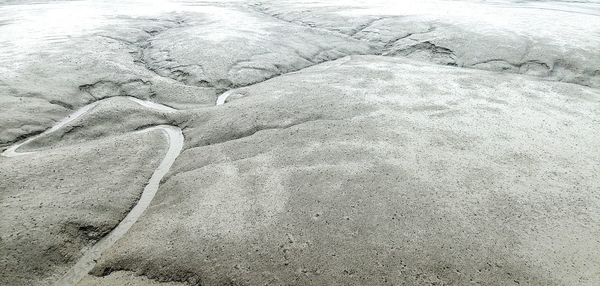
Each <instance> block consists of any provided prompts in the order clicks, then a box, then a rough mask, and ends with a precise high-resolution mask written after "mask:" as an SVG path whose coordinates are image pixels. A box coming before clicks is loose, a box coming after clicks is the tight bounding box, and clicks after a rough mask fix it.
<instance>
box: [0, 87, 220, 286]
mask: <svg viewBox="0 0 600 286" xmlns="http://www.w3.org/2000/svg"><path fill="white" fill-rule="evenodd" d="M228 96H229V93H226V94H223V95H221V96H220V97H219V98H218V100H217V105H222V104H224V103H225V100H226V99H227V97H228ZM125 98H127V99H128V100H131V101H132V102H135V103H137V104H139V105H141V106H143V107H146V108H149V109H154V110H158V111H162V112H174V111H176V109H173V108H171V107H168V106H165V105H161V104H158V103H154V102H151V101H146V100H141V99H138V98H135V97H129V96H125ZM102 102H103V100H99V101H95V102H93V103H90V104H88V105H86V106H84V107H82V108H80V109H79V110H77V111H76V112H74V113H72V114H71V115H69V116H67V117H66V118H64V119H63V120H61V121H59V122H57V123H56V124H55V125H54V126H52V128H50V129H48V130H46V131H44V132H42V133H40V134H38V135H35V136H32V137H30V138H27V139H25V140H23V141H21V142H18V143H15V144H14V145H12V146H10V147H9V148H8V149H6V150H5V151H4V152H3V153H2V154H1V155H2V156H4V157H17V156H27V155H32V154H35V153H37V152H36V151H31V152H18V151H17V150H18V149H19V148H20V147H22V146H23V145H26V144H28V143H30V142H32V141H34V140H36V139H37V138H39V137H42V136H45V135H49V134H51V133H53V132H56V131H58V130H59V129H61V128H62V127H64V126H65V125H67V124H69V123H70V122H73V121H74V120H76V119H78V118H80V117H82V116H84V115H86V114H87V113H88V112H89V111H91V110H92V109H94V108H95V107H96V106H98V105H100V104H102ZM154 130H160V131H162V132H163V134H164V135H165V136H166V137H167V140H168V142H169V148H168V150H167V152H166V154H165V156H164V158H163V159H162V161H161V162H160V165H159V166H158V167H157V168H156V169H155V170H154V173H153V174H152V177H150V180H149V181H148V183H147V185H146V187H144V191H143V192H142V195H141V197H140V199H139V200H138V202H137V204H136V205H135V206H134V207H133V208H132V209H131V211H130V212H129V213H128V214H127V216H125V218H124V219H123V220H122V221H121V222H120V223H119V224H118V225H117V226H116V227H115V228H114V229H113V230H112V231H111V232H110V233H109V234H108V235H106V236H105V237H103V238H102V239H100V240H99V241H98V242H97V243H96V244H94V245H93V246H91V247H90V248H88V249H87V250H85V252H84V253H83V255H82V256H81V258H80V259H79V260H78V261H77V263H76V264H75V265H74V266H73V267H71V268H70V269H69V271H68V272H67V273H66V274H65V275H64V276H63V277H62V278H61V279H60V280H59V281H57V282H56V283H55V285H61V286H63V285H76V284H77V283H78V282H79V281H81V279H83V278H84V277H85V275H87V274H88V272H89V271H90V270H92V268H93V267H94V265H95V264H96V261H97V260H98V258H99V257H100V256H101V255H102V253H104V252H105V251H106V250H108V249H109V248H110V247H111V246H112V245H113V244H114V243H115V242H116V241H117V240H119V238H121V237H122V236H123V235H125V233H127V231H128V230H129V229H130V228H131V226H132V225H133V224H134V223H135V222H136V221H137V220H138V218H139V217H140V216H141V215H142V214H143V213H144V211H145V210H146V209H147V208H148V206H149V205H150V202H152V199H153V198H154V196H155V194H156V192H157V191H158V187H159V184H160V180H161V179H162V178H163V177H164V176H165V174H167V172H168V171H169V169H170V168H171V165H173V162H175V159H176V158H177V156H179V153H180V152H181V149H182V148H183V141H184V137H183V133H182V131H181V129H180V128H179V127H176V126H171V125H157V126H152V127H149V128H146V129H143V130H140V131H137V132H150V131H154Z"/></svg>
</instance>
